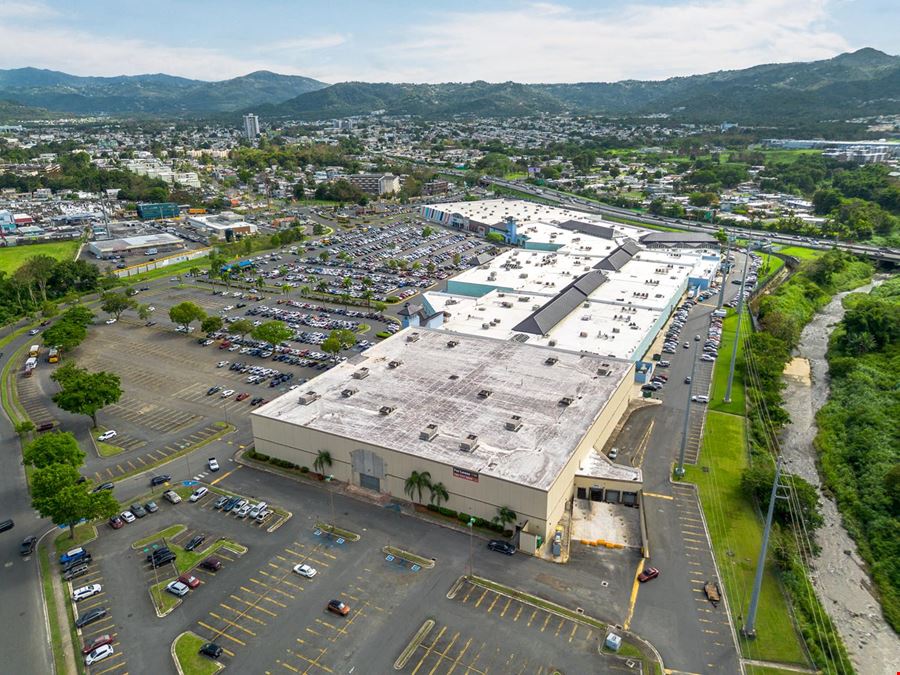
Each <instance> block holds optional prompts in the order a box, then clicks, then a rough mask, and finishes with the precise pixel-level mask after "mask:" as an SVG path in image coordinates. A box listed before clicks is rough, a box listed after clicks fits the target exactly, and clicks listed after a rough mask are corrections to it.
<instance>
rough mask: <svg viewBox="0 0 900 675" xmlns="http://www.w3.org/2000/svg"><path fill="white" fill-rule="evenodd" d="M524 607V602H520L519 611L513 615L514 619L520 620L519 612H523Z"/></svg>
mask: <svg viewBox="0 0 900 675" xmlns="http://www.w3.org/2000/svg"><path fill="white" fill-rule="evenodd" d="M524 608H525V605H523V604H521V603H520V604H519V609H518V611H516V615H515V616H514V617H513V621H518V620H519V614H521V613H522V610H523V609H524ZM501 616H502V615H501Z"/></svg>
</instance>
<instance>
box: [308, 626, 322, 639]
mask: <svg viewBox="0 0 900 675" xmlns="http://www.w3.org/2000/svg"><path fill="white" fill-rule="evenodd" d="M306 632H307V633H312V634H313V635H316V636H318V637H322V634H321V633H320V632H318V631H315V630H313V629H312V628H310V627H309V626H307V627H306Z"/></svg>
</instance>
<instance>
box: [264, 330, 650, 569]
mask: <svg viewBox="0 0 900 675" xmlns="http://www.w3.org/2000/svg"><path fill="white" fill-rule="evenodd" d="M633 380H634V366H633V364H632V363H629V362H624V361H620V360H616V359H610V358H606V357H601V356H593V355H585V354H578V353H572V352H567V351H564V350H559V349H549V348H546V347H540V346H534V345H530V344H523V343H520V342H518V341H514V340H513V341H509V340H497V339H493V338H487V337H481V336H473V335H457V334H453V333H449V332H447V331H438V330H431V329H428V328H417V329H413V328H407V329H405V330H403V331H401V332H400V333H398V334H397V335H395V336H393V337H392V338H390V339H388V340H385V341H384V342H381V343H379V344H377V345H376V346H374V347H373V348H371V349H369V350H367V351H366V352H364V353H363V354H361V355H360V356H359V357H356V358H354V359H353V360H351V361H345V362H343V363H341V364H340V365H338V366H336V367H335V368H332V369H331V370H329V371H327V372H325V373H323V374H322V375H320V376H318V377H317V378H316V379H315V380H314V381H312V382H310V383H309V384H308V385H306V386H304V387H303V388H302V389H298V390H296V391H294V392H289V393H287V394H285V395H283V396H281V397H279V398H277V399H275V400H274V401H272V402H271V403H269V404H267V405H265V406H263V407H262V408H260V409H257V410H255V411H254V412H253V413H252V415H251V422H252V426H253V436H254V439H255V448H256V451H257V452H261V453H264V454H267V455H270V456H272V457H277V458H280V459H283V460H287V461H290V462H293V463H294V464H297V465H299V466H306V467H312V466H313V464H314V462H315V459H316V457H317V455H318V453H319V452H320V451H322V450H327V451H328V452H329V453H330V455H331V459H332V462H333V464H332V465H331V466H330V467H329V469H328V471H330V472H331V473H333V475H334V477H335V478H336V479H338V480H341V481H345V482H347V483H349V484H352V485H355V486H358V487H360V488H364V489H368V490H372V491H376V492H379V493H386V494H389V495H394V496H396V497H398V498H401V499H405V498H407V497H408V493H407V492H406V490H405V485H406V481H407V479H408V478H409V477H410V475H411V474H412V473H413V472H414V471H416V472H419V473H422V472H428V473H429V474H430V476H431V482H432V483H441V484H443V486H444V487H445V488H446V490H447V492H448V494H449V499H448V500H446V501H445V502H444V503H443V504H442V506H445V507H447V508H450V509H453V510H455V511H458V512H461V513H467V514H471V515H474V516H478V517H481V518H484V519H487V520H491V519H493V518H494V517H495V516H497V514H498V511H499V509H500V508H501V507H507V508H509V509H511V510H512V511H514V512H515V513H516V514H517V518H516V521H515V523H513V524H512V525H514V527H515V530H516V532H517V535H518V544H519V547H520V549H521V550H523V551H525V552H529V553H533V552H535V551H536V550H537V548H538V547H539V546H540V544H541V542H546V541H548V539H549V538H550V537H551V536H552V533H553V532H554V530H555V527H556V525H557V524H558V523H559V522H560V520H561V518H562V517H563V515H564V512H565V508H566V504H567V502H568V501H569V500H570V499H571V498H572V497H573V496H574V495H575V494H576V490H577V491H578V492H579V493H580V494H586V493H587V491H590V493H591V494H605V495H607V496H608V497H609V498H610V499H613V498H614V499H615V500H616V501H623V502H625V503H631V504H634V503H636V502H637V500H638V499H639V492H640V487H641V480H642V478H641V472H640V470H639V469H634V468H632V467H626V466H623V465H615V464H612V463H611V462H609V460H607V458H606V457H605V456H604V455H603V454H602V453H600V449H601V448H602V447H603V445H604V444H605V443H606V441H607V440H608V439H609V437H610V435H611V434H612V432H613V429H614V428H615V426H616V423H617V421H618V420H619V418H620V417H621V415H622V414H623V413H624V411H625V409H626V407H627V405H628V400H629V395H630V392H631V390H632V387H631V384H632V382H633ZM415 497H416V499H418V494H416V495H415ZM422 501H423V502H428V501H429V493H428V490H427V489H426V490H424V493H423V495H422Z"/></svg>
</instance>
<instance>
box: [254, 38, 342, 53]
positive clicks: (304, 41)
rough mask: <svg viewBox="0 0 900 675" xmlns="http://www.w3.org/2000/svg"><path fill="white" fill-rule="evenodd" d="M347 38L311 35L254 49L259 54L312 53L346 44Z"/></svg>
mask: <svg viewBox="0 0 900 675" xmlns="http://www.w3.org/2000/svg"><path fill="white" fill-rule="evenodd" d="M348 40H349V38H348V37H347V36H346V35H342V34H341V33H330V34H328V35H311V36H309V37H301V38H294V39H290V40H281V41H278V42H271V43H267V44H264V45H260V46H258V47H257V48H256V50H257V51H259V52H282V51H284V52H312V51H317V50H319V49H332V48H334V47H340V46H341V45H344V44H346V43H347V41H348Z"/></svg>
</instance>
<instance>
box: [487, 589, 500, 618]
mask: <svg viewBox="0 0 900 675" xmlns="http://www.w3.org/2000/svg"><path fill="white" fill-rule="evenodd" d="M499 599H500V594H499V593H498V594H497V595H495V596H494V601H493V602H492V603H491V606H490V607H488V610H487V613H488V614H490V613H491V611H493V609H494V605H496V604H497V601H498V600H499Z"/></svg>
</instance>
